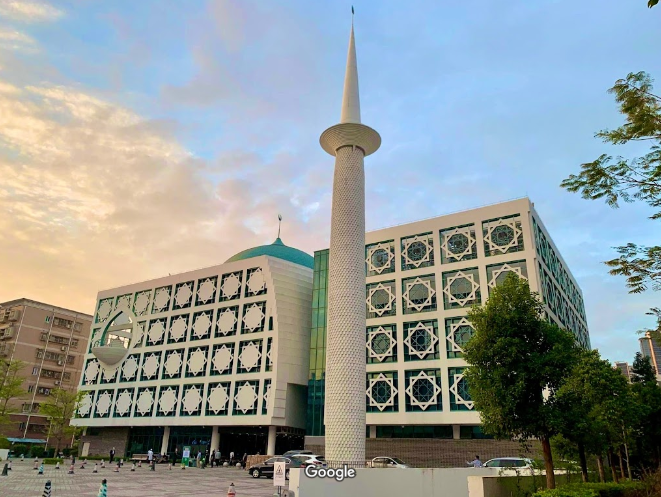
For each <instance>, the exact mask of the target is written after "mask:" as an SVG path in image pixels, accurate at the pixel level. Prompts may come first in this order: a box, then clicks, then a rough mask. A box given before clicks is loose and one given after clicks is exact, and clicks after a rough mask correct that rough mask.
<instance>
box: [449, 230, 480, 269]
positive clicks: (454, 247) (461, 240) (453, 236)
mask: <svg viewBox="0 0 661 497" xmlns="http://www.w3.org/2000/svg"><path fill="white" fill-rule="evenodd" d="M440 235H441V262H443V263H444V264H447V263H451V262H458V261H467V260H470V259H476V258H477V241H476V238H475V225H472V224H471V225H469V226H461V227H457V228H449V229H445V230H441V233H440Z"/></svg>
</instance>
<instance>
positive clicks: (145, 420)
mask: <svg viewBox="0 0 661 497" xmlns="http://www.w3.org/2000/svg"><path fill="white" fill-rule="evenodd" d="M311 300H312V270H311V269H310V268H309V267H306V266H304V265H302V264H297V263H292V262H289V261H286V260H283V259H280V258H276V257H272V256H257V257H251V258H246V259H242V260H238V261H235V262H228V263H225V264H222V265H219V266H215V267H211V268H207V269H202V270H197V271H192V272H188V273H184V274H179V275H174V276H168V277H166V278H160V279H157V280H151V281H147V282H143V283H137V284H134V285H128V286H124V287H121V288H117V289H114V290H107V291H103V292H101V293H99V295H98V298H97V312H96V314H95V320H94V323H93V329H94V338H93V339H92V343H91V345H90V347H89V350H88V353H87V355H86V356H85V363H84V370H83V374H82V377H81V384H80V387H79V388H80V390H81V391H82V392H83V401H82V404H81V407H80V409H79V412H78V414H77V418H76V419H75V420H74V421H73V423H74V424H76V425H80V426H91V427H104V426H136V427H140V426H154V425H158V426H191V425H199V426H213V425H218V426H221V425H245V426H248V425H249V426H254V425H267V426H271V425H277V426H283V427H291V428H297V429H301V428H304V424H303V421H302V420H301V416H300V415H299V412H301V411H304V410H305V397H304V395H302V393H303V392H304V387H305V385H306V383H307V372H308V371H307V364H308V359H309V356H308V353H309V351H308V347H307V345H306V344H307V340H308V334H309V329H310V308H311V304H312V303H311ZM116 329H121V333H120V332H116V331H114V330H116ZM113 333H115V335H116V336H115V335H113ZM281 334H284V336H286V337H287V340H283V341H280V340H279V336H280V335H281ZM113 337H114V339H115V341H116V342H117V340H120V339H121V341H122V346H123V347H124V349H125V354H124V357H123V358H122V359H121V360H120V361H119V362H117V363H116V364H113V365H108V364H106V363H104V362H103V361H102V360H100V359H103V357H101V356H100V359H99V358H97V357H96V356H95V354H94V353H93V351H94V349H95V347H98V346H100V345H105V344H107V343H109V341H112V340H113ZM117 343H118V344H119V342H117ZM304 344H305V345H304ZM120 350H122V349H120ZM280 364H285V366H283V367H279V365H280ZM293 364H298V365H300V366H299V367H298V368H296V367H294V366H292V365H293ZM266 392H268V394H266ZM291 392H294V393H293V394H292V393H291ZM288 395H290V396H291V398H288ZM276 399H277V402H276ZM285 408H286V409H285Z"/></svg>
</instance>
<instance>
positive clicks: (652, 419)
mask: <svg viewBox="0 0 661 497" xmlns="http://www.w3.org/2000/svg"><path fill="white" fill-rule="evenodd" d="M631 381H632V384H631V393H632V399H633V401H634V403H635V405H636V406H637V408H638V416H637V418H636V420H637V423H636V424H635V426H634V434H635V436H636V448H637V450H638V452H639V454H638V456H639V457H640V459H641V462H642V463H645V462H646V461H647V462H649V461H654V465H655V466H656V467H657V468H661V423H660V422H659V420H661V388H660V387H659V385H658V384H657V382H656V375H655V374H654V368H653V366H652V363H651V362H650V358H649V357H643V355H642V354H640V353H637V354H636V358H635V359H634V361H633V366H632V368H631Z"/></svg>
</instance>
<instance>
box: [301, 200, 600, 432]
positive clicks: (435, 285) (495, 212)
mask: <svg viewBox="0 0 661 497" xmlns="http://www.w3.org/2000/svg"><path fill="white" fill-rule="evenodd" d="M365 240H366V243H365V270H366V275H367V276H366V286H365V302H366V311H367V327H366V330H365V354H366V362H367V367H366V377H365V378H366V379H365V382H366V383H365V385H366V389H367V390H366V406H367V408H366V411H367V424H368V426H375V425H376V426H379V425H382V426H407V425H425V424H428V425H476V424H479V413H477V412H475V410H474V407H473V402H472V400H471V399H470V395H469V393H468V391H469V390H468V385H467V383H466V380H465V377H464V371H465V368H466V362H465V361H464V359H463V347H464V346H465V344H466V343H467V342H468V340H470V338H471V336H472V334H473V328H472V326H471V323H470V321H468V319H467V318H466V314H467V313H468V310H469V309H470V307H471V306H472V305H473V304H482V303H484V302H486V300H487V299H488V298H489V293H490V291H492V290H493V288H495V287H496V286H498V285H499V284H501V283H502V281H504V279H505V278H506V276H507V275H508V274H509V273H514V274H516V275H518V276H519V277H521V278H524V279H526V280H528V281H529V284H530V287H531V290H533V291H535V292H538V293H539V294H540V295H541V297H542V299H543V301H544V304H545V309H546V313H547V316H548V318H549V319H550V320H552V321H554V322H556V323H557V324H559V325H560V326H562V327H564V328H567V329H568V330H570V331H572V332H573V334H574V335H575V337H576V340H577V341H578V342H579V343H580V344H582V345H583V346H585V347H589V345H590V341H589V335H588V331H587V323H586V321H585V310H584V305H583V297H582V295H581V291H580V289H579V287H578V285H577V283H576V281H575V280H574V278H573V277H572V276H571V273H570V272H569V269H568V268H567V266H566V264H565V263H564V261H563V260H562V258H561V257H560V255H559V252H558V250H557V248H556V247H555V246H554V245H553V243H552V242H551V239H550V237H549V235H548V233H547V232H546V230H545V229H544V227H543V225H542V223H541V221H540V220H539V216H538V215H537V213H536V212H535V210H534V207H533V206H532V204H531V203H530V201H529V200H528V199H527V198H524V199H519V200H514V201H510V202H504V203H501V204H496V205H492V206H488V207H483V208H479V209H473V210H469V211H464V212H459V213H455V214H451V215H448V216H442V217H437V218H434V219H428V220H425V221H420V222H415V223H410V224H406V225H400V226H396V227H393V228H387V229H383V230H379V231H374V232H368V233H367V234H366V237H365ZM321 257H327V252H326V251H319V252H316V253H315V259H317V258H321ZM316 262H317V261H316V260H315V263H316ZM321 269H323V267H322V268H321ZM324 279H325V272H324V271H322V270H320V271H319V272H318V275H315V287H314V288H315V290H318V289H322V290H323V288H324V287H325V285H326V281H325V280H324ZM315 305H316V306H317V307H315V309H314V314H313V315H314V317H315V318H316V322H315V323H313V336H314V338H315V343H314V344H313V349H312V351H311V353H312V354H316V357H317V358H318V357H322V358H323V352H324V349H323V347H324V343H323V340H322V338H323V337H322V335H321V333H322V331H323V332H324V333H325V328H324V326H325V323H324V321H323V316H324V314H323V312H324V311H325V309H323V305H325V304H324V303H323V302H321V301H320V302H318V303H317V304H315ZM310 378H311V380H310V383H309V387H308V388H309V392H314V393H313V394H312V393H311V394H310V395H309V400H308V418H309V421H308V427H307V432H308V435H323V434H324V432H323V419H324V417H323V404H324V402H323V390H320V389H319V388H317V386H318V385H317V383H320V380H321V381H323V364H322V363H321V362H320V361H319V360H317V361H312V359H311V370H310ZM317 411H321V412H319V413H318V412H317Z"/></svg>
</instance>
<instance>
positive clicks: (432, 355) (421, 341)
mask: <svg viewBox="0 0 661 497" xmlns="http://www.w3.org/2000/svg"><path fill="white" fill-rule="evenodd" d="M436 328H437V325H436V320H432V321H421V322H417V323H404V345H405V346H406V347H405V358H406V359H409V360H420V359H437V358H438V346H437V345H436V344H437V343H438V336H437V330H436Z"/></svg>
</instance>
